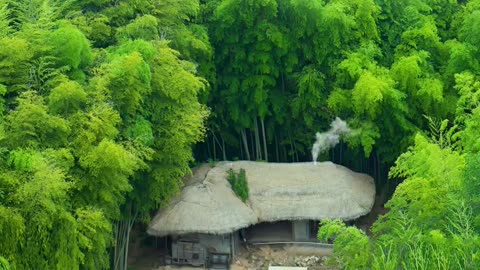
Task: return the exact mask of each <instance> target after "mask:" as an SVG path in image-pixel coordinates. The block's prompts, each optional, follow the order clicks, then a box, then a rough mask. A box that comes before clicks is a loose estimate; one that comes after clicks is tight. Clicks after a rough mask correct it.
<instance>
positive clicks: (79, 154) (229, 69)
mask: <svg viewBox="0 0 480 270" xmlns="http://www.w3.org/2000/svg"><path fill="white" fill-rule="evenodd" d="M479 61H480V1H479V0H458V1H454V0H404V1H398V0H200V1H198V0H0V105H1V106H0V169H1V173H0V239H1V241H0V269H15V270H23V269H38V270H44V269H45V270H47V269H48V270H51V269H59V270H64V269H123V270H126V269H127V268H128V250H129V249H128V247H129V243H130V241H131V237H132V236H131V234H130V233H131V231H132V228H133V226H134V225H136V224H146V223H148V221H149V220H150V218H151V217H152V214H153V213H154V212H155V211H156V210H157V209H158V208H159V207H160V206H162V205H165V204H166V203H168V202H169V200H170V199H171V198H172V197H173V196H175V195H176V194H177V193H178V192H179V190H180V189H181V187H182V185H183V183H182V179H183V177H184V176H185V175H188V174H189V173H190V168H191V167H192V166H194V165H195V164H196V163H200V162H206V161H207V160H211V161H216V160H235V159H245V160H259V161H260V160H261V161H269V162H298V161H311V152H310V151H311V146H312V144H313V141H314V139H315V132H317V131H323V130H326V129H328V127H329V124H330V122H331V121H332V120H333V119H334V118H335V117H340V118H342V119H344V120H346V121H347V122H348V124H349V126H350V127H351V128H352V129H353V130H355V132H356V134H355V136H350V137H347V138H346V139H345V140H343V141H342V142H341V143H340V144H339V145H338V146H337V147H335V148H334V149H331V150H330V151H329V152H326V153H323V156H321V159H323V160H332V161H334V162H336V163H339V164H343V165H345V166H347V167H350V168H352V169H354V170H356V171H361V172H366V173H369V174H370V175H372V176H373V177H374V178H375V181H376V185H377V192H378V194H382V196H384V197H385V198H390V200H389V201H388V203H386V207H387V208H388V209H389V212H388V213H387V214H386V215H384V216H382V217H380V218H379V219H378V220H377V221H376V223H375V224H374V225H373V227H372V230H371V232H370V233H369V235H368V236H367V234H365V233H364V232H362V231H360V230H358V229H356V228H352V227H346V226H345V225H344V224H343V223H341V222H339V221H325V222H324V225H323V226H322V229H321V230H320V232H319V238H322V239H327V238H330V237H332V236H333V235H335V236H336V240H335V242H334V247H335V248H334V255H335V256H334V258H333V259H332V260H333V263H335V264H337V265H339V266H340V267H341V268H343V269H382V270H383V269H429V270H430V269H478V268H479V267H480V261H479V260H480V259H479V258H480V257H479V256H480V253H479V249H480V239H479V233H480V219H479V214H480V199H479V198H480V197H479V196H480V194H479V193H480V190H479V188H480V153H479V151H480V108H479V105H480V79H479V75H480V63H479Z"/></svg>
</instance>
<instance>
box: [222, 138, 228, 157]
mask: <svg viewBox="0 0 480 270" xmlns="http://www.w3.org/2000/svg"><path fill="white" fill-rule="evenodd" d="M221 137H222V154H223V161H225V160H227V150H226V149H225V140H224V139H223V136H221Z"/></svg>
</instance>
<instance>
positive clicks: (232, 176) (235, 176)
mask: <svg viewBox="0 0 480 270" xmlns="http://www.w3.org/2000/svg"><path fill="white" fill-rule="evenodd" d="M228 182H229V183H230V185H231V186H232V190H233V192H235V194H236V195H237V196H238V197H239V198H240V200H242V202H245V201H246V200H247V199H248V193H249V189H248V182H247V175H246V173H245V169H243V168H241V169H240V172H238V173H236V172H235V171H234V170H233V169H229V170H228Z"/></svg>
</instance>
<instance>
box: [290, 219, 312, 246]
mask: <svg viewBox="0 0 480 270" xmlns="http://www.w3.org/2000/svg"><path fill="white" fill-rule="evenodd" d="M292 223H293V226H292V227H293V240H295V241H308V240H309V238H310V226H309V222H308V220H295V221H292Z"/></svg>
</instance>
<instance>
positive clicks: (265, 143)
mask: <svg viewBox="0 0 480 270" xmlns="http://www.w3.org/2000/svg"><path fill="white" fill-rule="evenodd" d="M260 123H261V124H262V134H263V151H264V157H265V161H267V162H268V149H267V135H266V134H265V123H264V121H263V118H261V119H260Z"/></svg>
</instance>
